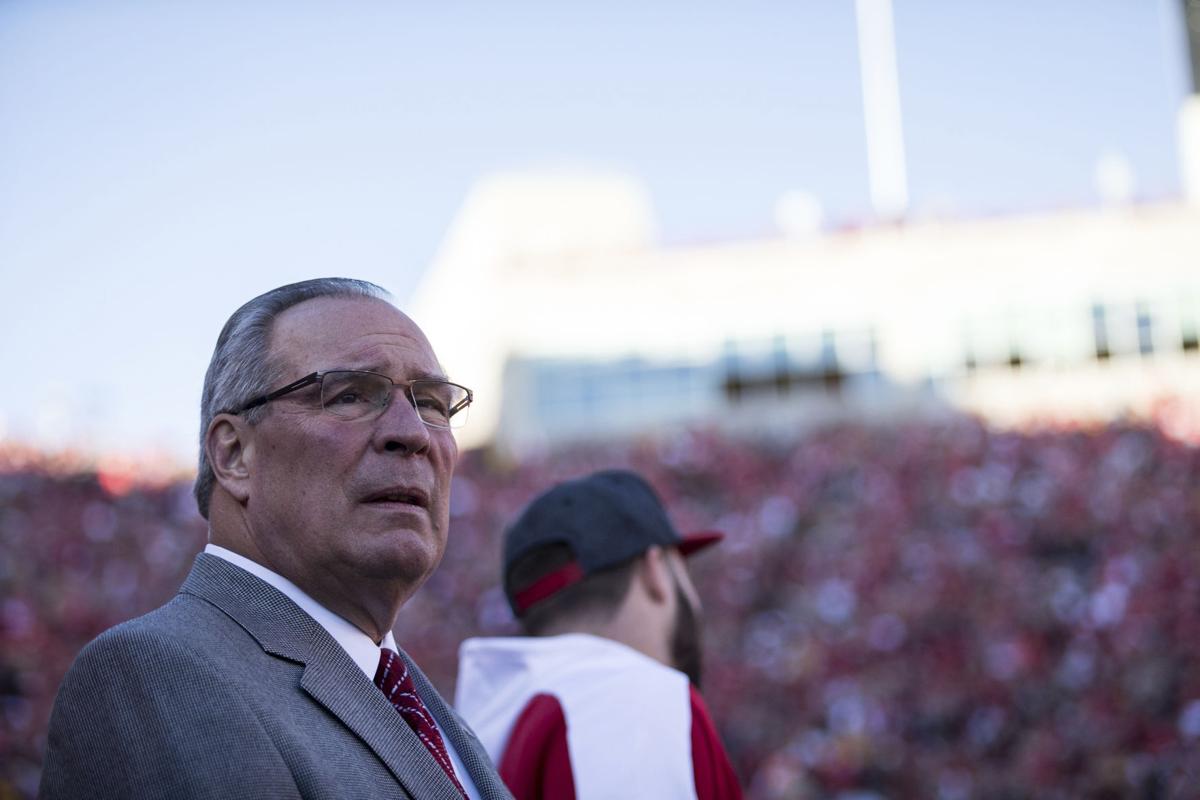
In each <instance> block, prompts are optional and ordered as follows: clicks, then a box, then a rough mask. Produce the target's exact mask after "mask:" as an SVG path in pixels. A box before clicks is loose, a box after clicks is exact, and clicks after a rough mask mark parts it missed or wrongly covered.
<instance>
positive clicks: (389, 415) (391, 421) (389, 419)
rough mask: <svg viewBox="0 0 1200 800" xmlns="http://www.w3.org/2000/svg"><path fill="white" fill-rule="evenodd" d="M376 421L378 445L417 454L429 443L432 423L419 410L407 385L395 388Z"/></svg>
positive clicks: (391, 450) (385, 449) (390, 450)
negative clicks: (422, 416) (427, 423)
mask: <svg viewBox="0 0 1200 800" xmlns="http://www.w3.org/2000/svg"><path fill="white" fill-rule="evenodd" d="M376 425H377V429H376V437H377V446H378V447H379V449H381V450H384V451H386V452H399V453H401V454H414V453H420V452H423V451H425V450H426V449H428V447H429V433H430V431H429V426H428V425H426V424H425V421H424V420H422V419H421V415H420V414H419V413H417V408H416V406H415V405H413V401H412V395H411V394H410V393H409V391H408V389H407V388H405V387H401V386H397V387H396V388H395V390H394V391H393V392H392V398H391V402H390V403H388V407H387V408H385V409H384V410H383V414H382V415H381V416H380V418H379V421H378V422H377V423H376Z"/></svg>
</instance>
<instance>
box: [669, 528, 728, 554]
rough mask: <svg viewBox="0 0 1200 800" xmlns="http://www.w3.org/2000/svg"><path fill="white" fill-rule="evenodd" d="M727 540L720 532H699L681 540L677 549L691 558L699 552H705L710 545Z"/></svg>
mask: <svg viewBox="0 0 1200 800" xmlns="http://www.w3.org/2000/svg"><path fill="white" fill-rule="evenodd" d="M724 538H725V534H723V533H721V532H720V531H698V532H696V533H689V534H688V535H687V536H683V537H681V538H680V539H679V544H677V545H676V546H675V547H676V549H677V550H679V552H680V553H682V554H683V555H685V556H690V555H691V554H692V553H695V552H696V551H698V550H703V549H704V548H706V547H708V546H709V545H714V544H716V543H717V542H719V541H721V540H722V539H724Z"/></svg>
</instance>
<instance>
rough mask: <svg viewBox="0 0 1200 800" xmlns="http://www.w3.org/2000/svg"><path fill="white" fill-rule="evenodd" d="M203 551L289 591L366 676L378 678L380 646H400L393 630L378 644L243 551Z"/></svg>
mask: <svg viewBox="0 0 1200 800" xmlns="http://www.w3.org/2000/svg"><path fill="white" fill-rule="evenodd" d="M204 552H206V553H209V554H211V555H214V556H216V557H217V558H222V559H224V560H226V561H228V562H229V563H230V564H233V565H234V566H237V567H241V568H242V569H244V570H246V571H247V572H249V573H250V574H251V575H253V576H254V577H256V578H259V579H260V580H263V581H265V582H267V583H269V584H271V585H272V586H274V587H275V588H276V589H278V590H279V591H281V592H283V593H284V594H285V595H287V597H288V599H289V600H291V601H292V602H293V603H295V604H296V605H298V606H300V609H301V610H302V611H304V613H306V614H308V615H309V616H310V617H312V618H313V619H315V620H316V621H317V623H318V624H320V626H321V627H322V628H324V629H325V630H326V631H328V632H329V635H330V636H332V637H333V638H334V641H336V642H337V643H338V644H340V645H341V646H342V649H343V650H345V651H346V653H347V654H349V656H350V658H352V659H354V663H355V664H358V666H359V669H361V670H362V671H363V672H364V673H365V674H366V676H367V680H371V681H373V680H375V671H376V670H377V669H379V648H380V647H387V648H389V649H391V650H398V648H397V647H396V637H395V636H393V635H392V632H391V631H388V632H387V633H386V634H384V637H383V641H382V642H380V643H379V644H375V640H374V639H372V638H371V637H370V636H367V634H365V633H363V632H362V631H361V630H359V629H358V628H357V627H355V626H354V624H353V623H351V622H350V621H349V620H347V619H346V618H345V617H339V616H338V615H337V614H334V613H333V612H332V611H330V610H329V609H327V608H326V607H325V606H323V605H321V604H320V603H318V602H317V601H316V600H314V599H312V597H310V596H309V595H308V594H307V593H306V592H305V591H304V590H303V589H301V588H300V587H299V586H297V585H296V584H294V583H292V582H291V581H289V580H288V579H287V578H285V577H283V576H282V575H280V574H279V573H277V572H273V571H271V570H269V569H267V568H266V567H264V566H263V565H262V564H259V563H258V562H257V561H251V560H250V559H248V558H246V557H245V556H243V555H239V554H238V553H235V552H233V551H232V550H227V549H226V548H224V547H221V546H220V545H215V544H211V543H210V544H207V545H205V547H204Z"/></svg>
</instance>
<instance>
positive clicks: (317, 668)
mask: <svg viewBox="0 0 1200 800" xmlns="http://www.w3.org/2000/svg"><path fill="white" fill-rule="evenodd" d="M322 632H324V631H322ZM325 638H326V639H328V642H321V643H314V645H315V646H314V647H313V651H312V654H311V657H310V658H309V660H308V662H307V663H306V664H305V666H304V676H303V677H302V678H301V679H300V687H301V688H302V689H304V691H305V692H307V693H308V694H309V695H310V696H311V697H312V698H313V699H314V700H316V701H317V702H318V703H320V704H321V705H323V706H324V707H325V708H327V709H328V710H329V712H330V713H331V714H333V715H334V716H336V717H337V718H338V719H340V720H341V721H342V723H343V724H344V725H345V726H346V727H347V728H349V729H350V730H352V731H354V732H355V733H356V734H358V737H359V738H360V739H362V740H363V742H365V743H366V745H367V746H368V747H370V748H371V749H372V750H373V751H374V752H375V754H376V755H378V756H379V758H380V759H381V760H382V761H383V763H384V764H386V765H387V768H388V769H389V770H391V772H392V774H393V775H395V776H396V780H398V781H400V783H402V784H403V785H404V788H405V789H407V790H408V792H409V793H410V794H412V795H413V796H414V797H421V798H425V797H430V798H440V799H441V800H462V796H461V795H460V794H459V793H458V788H457V787H455V785H454V784H453V783H452V782H451V781H450V779H449V778H448V777H446V773H445V772H443V771H442V768H441V767H440V766H438V763H437V761H436V760H435V759H434V757H433V755H432V754H431V753H430V752H429V750H427V749H426V748H425V745H424V744H423V743H422V742H421V740H420V739H419V738H418V737H417V735H416V734H415V733H413V731H412V728H410V727H408V724H407V723H406V722H405V721H404V719H403V717H401V716H400V714H399V713H398V712H397V711H396V709H395V708H393V707H392V704H391V703H389V702H388V700H387V698H386V697H384V696H383V692H381V691H379V689H378V688H376V686H375V684H373V683H371V682H370V681H368V680H367V677H366V675H364V674H363V672H362V670H361V669H359V668H358V665H357V664H355V663H354V661H353V660H352V659H351V658H350V656H348V655H347V654H346V651H345V650H343V649H342V648H341V646H340V645H338V643H337V642H335V641H334V640H333V637H331V636H329V634H327V633H326V634H325Z"/></svg>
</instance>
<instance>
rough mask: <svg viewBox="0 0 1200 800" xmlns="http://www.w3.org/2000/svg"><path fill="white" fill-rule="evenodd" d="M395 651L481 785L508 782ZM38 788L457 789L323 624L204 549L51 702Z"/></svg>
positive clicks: (94, 648) (257, 792) (140, 794)
mask: <svg viewBox="0 0 1200 800" xmlns="http://www.w3.org/2000/svg"><path fill="white" fill-rule="evenodd" d="M401 655H402V656H403V657H404V658H405V660H408V662H409V666H410V668H411V670H412V673H413V680H414V681H415V682H416V685H417V690H418V692H419V693H420V695H421V697H422V699H423V700H424V701H425V704H426V705H427V706H429V709H430V711H431V712H432V713H433V715H434V716H435V717H436V718H437V721H438V724H439V725H440V726H441V727H442V730H443V731H445V733H446V735H447V738H448V739H449V740H450V741H451V743H453V745H454V748H455V749H456V750H457V751H458V753H459V755H460V756H461V757H462V760H463V762H464V763H465V764H466V766H467V769H468V771H469V772H470V774H471V778H472V780H474V782H475V785H476V786H477V787H478V788H479V791H480V793H481V794H482V796H483V797H484V798H487V799H488V800H500V799H501V798H511V795H509V793H508V790H507V789H505V788H504V785H503V783H502V782H501V781H500V777H499V776H498V775H497V774H496V771H495V769H494V768H493V767H492V764H491V762H490V761H489V760H488V757H487V755H486V753H485V752H484V750H483V747H482V746H480V744H479V741H478V740H477V739H476V738H475V735H474V734H473V733H472V732H471V731H470V729H469V728H468V727H467V725H466V723H464V722H463V721H462V720H461V719H460V718H459V717H458V715H457V714H456V713H455V712H454V711H453V710H452V709H451V708H450V706H449V705H448V704H447V703H446V702H445V701H444V700H442V698H441V697H440V696H439V695H438V693H437V691H436V690H434V688H433V686H432V685H431V684H430V683H429V680H428V679H427V678H426V677H425V675H424V674H422V673H421V671H420V670H419V669H417V667H416V665H414V664H413V663H412V661H411V660H409V659H408V656H407V655H405V654H404V653H401ZM39 797H42V798H85V797H95V798H123V797H131V798H154V797H162V798H175V799H178V798H236V797H246V798H259V797H263V798H268V797H269V798H375V797H381V798H382V797H389V798H391V797H399V798H408V797H413V798H441V799H442V800H459V795H458V792H457V790H456V789H455V787H454V784H453V783H451V782H450V780H449V778H447V777H446V774H445V773H444V772H442V770H441V768H440V767H439V766H438V764H437V762H436V761H435V760H434V758H433V756H432V755H430V754H429V751H428V750H426V749H425V746H424V745H423V744H422V743H421V740H420V739H419V738H417V735H416V734H415V733H413V731H412V730H411V729H410V728H409V727H408V725H407V724H405V722H404V720H403V718H401V716H400V715H399V714H398V713H397V712H396V710H395V709H394V708H392V706H391V704H390V703H389V702H388V701H387V699H386V698H385V697H384V696H383V693H382V692H380V691H379V690H378V689H377V688H376V687H375V685H374V684H373V683H372V682H371V681H370V680H369V679H368V678H367V677H366V676H365V675H364V674H363V671H362V670H361V669H360V668H359V667H358V665H357V664H355V663H354V661H353V660H352V659H351V658H350V656H349V655H348V654H347V653H346V651H345V650H343V649H342V648H341V646H340V645H338V644H337V642H336V641H334V639H333V637H331V636H330V635H329V633H328V632H327V631H326V630H325V629H324V628H322V627H321V626H320V625H319V624H318V623H317V622H316V621H315V620H314V619H313V618H312V617H310V616H308V615H307V614H305V613H304V612H303V611H301V610H300V608H298V607H297V606H296V605H295V604H294V603H293V602H292V601H291V600H289V599H288V598H287V597H286V596H284V595H283V594H282V593H281V592H279V591H278V590H276V589H275V588H274V587H272V586H270V585H269V584H267V583H265V582H263V581H261V580H259V579H258V578H256V577H254V576H253V575H250V574H249V573H248V572H246V571H245V570H242V569H240V568H239V567H236V566H234V565H232V564H230V563H228V562H226V561H224V560H222V559H220V558H217V557H216V556H212V555H207V554H204V553H201V554H200V555H199V556H197V557H196V563H195V565H194V566H193V567H192V572H191V574H190V575H189V576H188V578H187V580H186V581H185V582H184V584H183V587H182V588H181V589H180V590H179V594H177V595H176V596H175V597H174V599H172V600H171V602H169V603H167V604H166V605H165V606H163V607H162V608H159V609H157V610H156V611H153V612H151V613H149V614H147V615H146V616H144V617H139V618H137V619H135V620H132V621H130V622H127V623H125V624H123V625H118V626H117V627H115V628H113V629H111V630H109V631H106V632H105V633H104V634H102V635H101V636H100V637H99V638H98V639H96V640H95V641H94V642H92V643H91V644H89V645H88V646H87V647H86V648H84V650H83V651H82V652H81V653H80V654H79V657H78V658H77V659H76V660H75V663H74V664H73V665H72V667H71V670H70V671H69V672H68V673H67V677H66V678H65V679H64V681H63V684H62V688H61V689H60V690H59V693H58V698H57V700H56V701H55V704H54V712H53V714H52V716H51V719H50V735H49V743H48V748H47V753H46V761H45V765H44V768H43V773H42V784H41V789H40V792H39Z"/></svg>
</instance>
